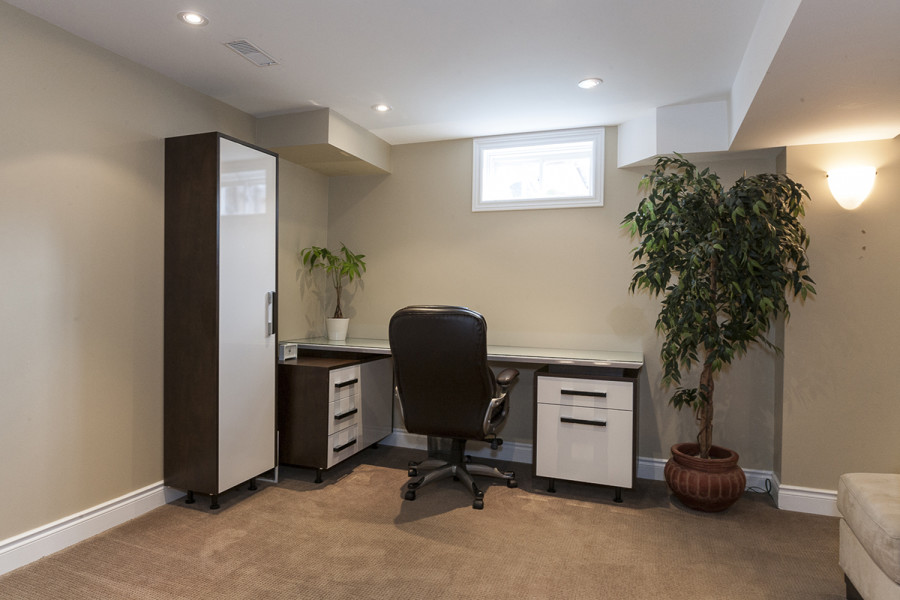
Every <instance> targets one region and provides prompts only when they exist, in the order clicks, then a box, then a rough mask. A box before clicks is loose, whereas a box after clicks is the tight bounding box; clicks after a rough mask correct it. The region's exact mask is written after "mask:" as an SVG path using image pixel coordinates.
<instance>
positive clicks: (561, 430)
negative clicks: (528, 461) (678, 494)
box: [535, 404, 633, 487]
mask: <svg viewBox="0 0 900 600" xmlns="http://www.w3.org/2000/svg"><path fill="white" fill-rule="evenodd" d="M632 416H633V413H632V412H631V411H627V410H607V409H600V408H585V407H580V406H565V405H562V404H538V407H537V423H536V425H535V427H536V432H535V433H536V435H535V443H536V444H537V448H536V450H537V452H536V454H537V456H536V462H535V474H536V475H538V476H540V477H551V478H559V479H571V480H573V481H583V482H586V483H599V484H603V485H612V486H618V487H631V485H632V468H633V461H632V456H631V453H632V447H631V446H632Z"/></svg>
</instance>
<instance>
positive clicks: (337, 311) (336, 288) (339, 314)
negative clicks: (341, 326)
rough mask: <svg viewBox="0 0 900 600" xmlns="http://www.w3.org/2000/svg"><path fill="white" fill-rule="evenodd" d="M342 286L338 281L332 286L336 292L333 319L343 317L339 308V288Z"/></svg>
mask: <svg viewBox="0 0 900 600" xmlns="http://www.w3.org/2000/svg"><path fill="white" fill-rule="evenodd" d="M342 287H343V286H342V285H341V284H340V283H338V284H337V285H336V286H334V291H335V292H337V305H336V306H335V307H334V318H335V319H343V318H344V312H343V311H342V310H341V288H342Z"/></svg>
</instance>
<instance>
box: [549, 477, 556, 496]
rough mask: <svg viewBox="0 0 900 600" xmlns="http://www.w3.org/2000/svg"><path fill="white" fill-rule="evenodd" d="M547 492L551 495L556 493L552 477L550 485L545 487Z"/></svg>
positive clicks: (554, 481)
mask: <svg viewBox="0 0 900 600" xmlns="http://www.w3.org/2000/svg"><path fill="white" fill-rule="evenodd" d="M547 491H548V492H550V493H551V494H555V493H556V480H555V479H553V478H552V477H551V478H550V483H549V484H548V485H547Z"/></svg>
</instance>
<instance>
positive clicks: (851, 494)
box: [837, 473, 900, 600]
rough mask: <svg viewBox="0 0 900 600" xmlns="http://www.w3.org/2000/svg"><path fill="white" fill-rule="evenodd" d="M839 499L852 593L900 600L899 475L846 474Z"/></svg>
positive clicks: (844, 565)
mask: <svg viewBox="0 0 900 600" xmlns="http://www.w3.org/2000/svg"><path fill="white" fill-rule="evenodd" d="M837 504H838V510H839V511H840V513H841V521H840V565H841V568H842V569H843V570H844V575H845V578H846V580H847V597H848V598H859V597H862V598H864V599H865V600H885V599H888V598H890V599H892V600H900V475H895V474H885V473H846V474H844V475H841V478H840V481H839V482H838V500H837Z"/></svg>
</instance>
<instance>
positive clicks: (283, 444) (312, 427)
mask: <svg viewBox="0 0 900 600" xmlns="http://www.w3.org/2000/svg"><path fill="white" fill-rule="evenodd" d="M278 431H279V437H278V439H279V452H278V455H279V456H278V460H279V462H281V463H285V464H289V465H299V466H303V467H316V468H325V466H326V465H327V464H328V455H327V445H328V369H327V368H324V369H323V368H315V367H304V366H298V365H285V364H280V365H278Z"/></svg>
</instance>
